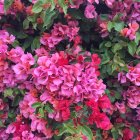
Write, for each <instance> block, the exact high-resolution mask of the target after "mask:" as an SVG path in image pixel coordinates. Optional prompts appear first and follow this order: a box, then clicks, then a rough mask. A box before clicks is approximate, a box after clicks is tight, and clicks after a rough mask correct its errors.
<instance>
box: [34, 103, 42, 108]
mask: <svg viewBox="0 0 140 140" xmlns="http://www.w3.org/2000/svg"><path fill="white" fill-rule="evenodd" d="M41 106H42V103H41V102H36V103H33V104H32V107H33V108H38V107H41Z"/></svg>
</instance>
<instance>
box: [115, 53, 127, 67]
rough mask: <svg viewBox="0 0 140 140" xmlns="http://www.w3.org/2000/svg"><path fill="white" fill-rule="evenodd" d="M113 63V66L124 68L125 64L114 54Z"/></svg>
mask: <svg viewBox="0 0 140 140" xmlns="http://www.w3.org/2000/svg"><path fill="white" fill-rule="evenodd" d="M113 61H114V63H115V64H118V65H120V66H121V67H124V66H125V62H124V61H123V60H121V58H120V56H119V55H118V54H115V56H114V58H113Z"/></svg>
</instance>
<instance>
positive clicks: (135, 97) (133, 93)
mask: <svg viewBox="0 0 140 140" xmlns="http://www.w3.org/2000/svg"><path fill="white" fill-rule="evenodd" d="M128 69H129V71H128V73H126V74H125V73H123V72H121V73H119V75H118V80H119V81H120V82H121V83H122V84H125V83H129V82H130V85H131V86H129V87H128V89H127V90H126V91H124V92H123V99H124V101H125V102H126V104H127V106H128V107H129V108H131V109H137V110H139V105H140V87H139V86H140V64H137V65H136V66H135V67H133V66H129V67H128ZM120 108H121V109H120V110H122V111H123V110H124V111H123V113H125V105H124V102H123V103H122V104H121V106H120ZM137 116H139V111H138V112H137ZM138 118H139V117H138Z"/></svg>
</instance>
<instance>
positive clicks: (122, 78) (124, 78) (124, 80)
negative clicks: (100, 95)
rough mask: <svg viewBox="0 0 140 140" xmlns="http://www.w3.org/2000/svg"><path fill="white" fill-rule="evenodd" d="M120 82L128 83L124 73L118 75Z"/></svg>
mask: <svg viewBox="0 0 140 140" xmlns="http://www.w3.org/2000/svg"><path fill="white" fill-rule="evenodd" d="M118 81H120V83H122V84H123V83H126V76H125V74H124V73H123V72H120V73H119V74H118Z"/></svg>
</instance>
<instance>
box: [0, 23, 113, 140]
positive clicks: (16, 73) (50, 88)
mask: <svg viewBox="0 0 140 140" xmlns="http://www.w3.org/2000/svg"><path fill="white" fill-rule="evenodd" d="M74 24H75V22H74ZM70 25H71V26H70V28H71V29H76V32H72V31H71V33H70V32H69V33H70V34H68V37H69V39H70V40H73V38H74V37H76V38H74V40H73V41H74V47H73V48H67V49H66V51H65V52H64V51H60V52H55V53H53V54H52V53H50V52H49V51H47V50H46V49H44V48H43V47H41V48H39V49H37V50H35V52H36V55H35V56H36V57H37V62H36V61H35V58H34V56H33V55H32V54H31V53H28V52H27V53H24V51H23V49H22V48H21V47H19V46H17V47H15V48H11V49H10V44H12V43H13V42H14V40H15V37H14V36H13V35H9V33H8V32H6V31H5V30H2V31H0V43H1V45H0V53H1V55H0V70H1V75H0V79H1V83H0V91H1V92H4V91H5V90H6V89H7V88H19V89H24V90H25V91H26V94H25V96H24V98H23V100H21V101H20V103H19V111H20V114H19V115H17V117H16V121H15V122H13V123H11V124H9V126H8V128H7V129H4V128H2V129H0V134H1V136H0V138H1V137H4V138H5V139H8V138H12V140H19V139H23V140H25V139H28V140H31V139H34V140H40V139H42V138H43V137H45V138H51V137H52V136H53V135H54V131H53V130H52V129H51V126H50V125H49V124H48V121H47V120H46V119H44V118H41V117H40V114H36V113H35V112H36V109H35V108H33V106H32V105H33V104H34V103H37V102H40V103H41V104H42V105H46V104H48V103H49V104H50V105H51V106H52V108H53V112H44V113H45V115H46V116H47V117H48V118H49V119H52V120H53V119H54V120H55V121H58V122H64V121H67V120H69V119H72V118H71V109H70V108H71V106H75V105H76V104H78V103H84V102H85V101H86V102H88V101H92V102H93V101H94V102H95V104H98V106H99V108H101V109H102V110H104V111H105V110H106V111H105V112H108V111H107V110H108V109H109V106H110V105H111V103H110V100H109V98H108V97H107V96H103V95H104V91H105V89H106V86H105V85H104V84H103V81H102V80H101V79H100V80H99V79H98V76H99V75H100V73H99V71H98V66H99V64H100V62H101V60H100V58H99V57H98V55H97V54H93V55H91V54H90V53H89V52H84V53H81V54H80V52H81V51H82V50H81V48H80V47H79V46H78V43H80V39H79V38H78V36H76V35H77V31H78V28H77V27H74V26H72V23H71V24H70ZM67 28H68V27H67V26H66V25H62V24H60V23H59V24H56V25H55V26H54V29H53V30H52V36H53V37H54V36H55V37H56V38H57V39H58V40H59V39H60V40H59V41H61V39H64V37H65V32H67V31H68V30H69V29H67ZM52 36H51V37H52ZM42 41H44V43H48V42H46V41H48V39H46V40H45V39H44V37H43V38H42V39H41V42H42ZM49 43H50V42H49ZM49 43H48V44H49ZM48 44H44V45H48ZM76 44H77V46H76ZM48 46H49V45H48ZM49 47H50V46H49ZM53 47H54V46H53ZM50 48H52V47H50ZM87 58H88V59H90V60H91V61H85V60H86V59H87ZM36 63H37V64H36ZM102 96H103V97H102ZM11 99H12V98H11ZM99 99H100V101H98V100H99ZM97 102H98V103H97ZM105 103H107V104H108V105H107V107H106V106H104V105H105ZM103 104H104V105H103ZM4 106H5V108H4ZM6 106H7V105H6V104H5V103H4V102H3V101H2V100H1V101H0V107H1V108H0V109H1V110H3V111H5V112H6V111H7V109H6V108H7V107H6ZM87 106H89V105H88V104H87ZM93 106H94V105H90V106H89V107H92V108H93ZM97 110H98V111H97V114H98V115H99V114H100V119H101V118H102V119H103V120H102V123H100V122H99V120H100V119H97V116H98V115H97V116H96V115H95V114H94V113H92V116H93V115H94V117H95V120H94V121H93V120H92V123H95V124H96V125H97V127H99V128H101V129H104V130H108V129H110V128H111V122H110V121H109V118H108V117H107V116H106V114H105V113H101V112H100V111H99V109H97ZM0 118H1V119H3V123H4V122H5V120H6V119H7V112H6V113H5V114H3V116H0ZM90 118H91V117H89V119H88V118H87V120H88V121H89V123H91V120H90ZM106 121H108V122H106ZM34 132H35V134H34Z"/></svg>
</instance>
